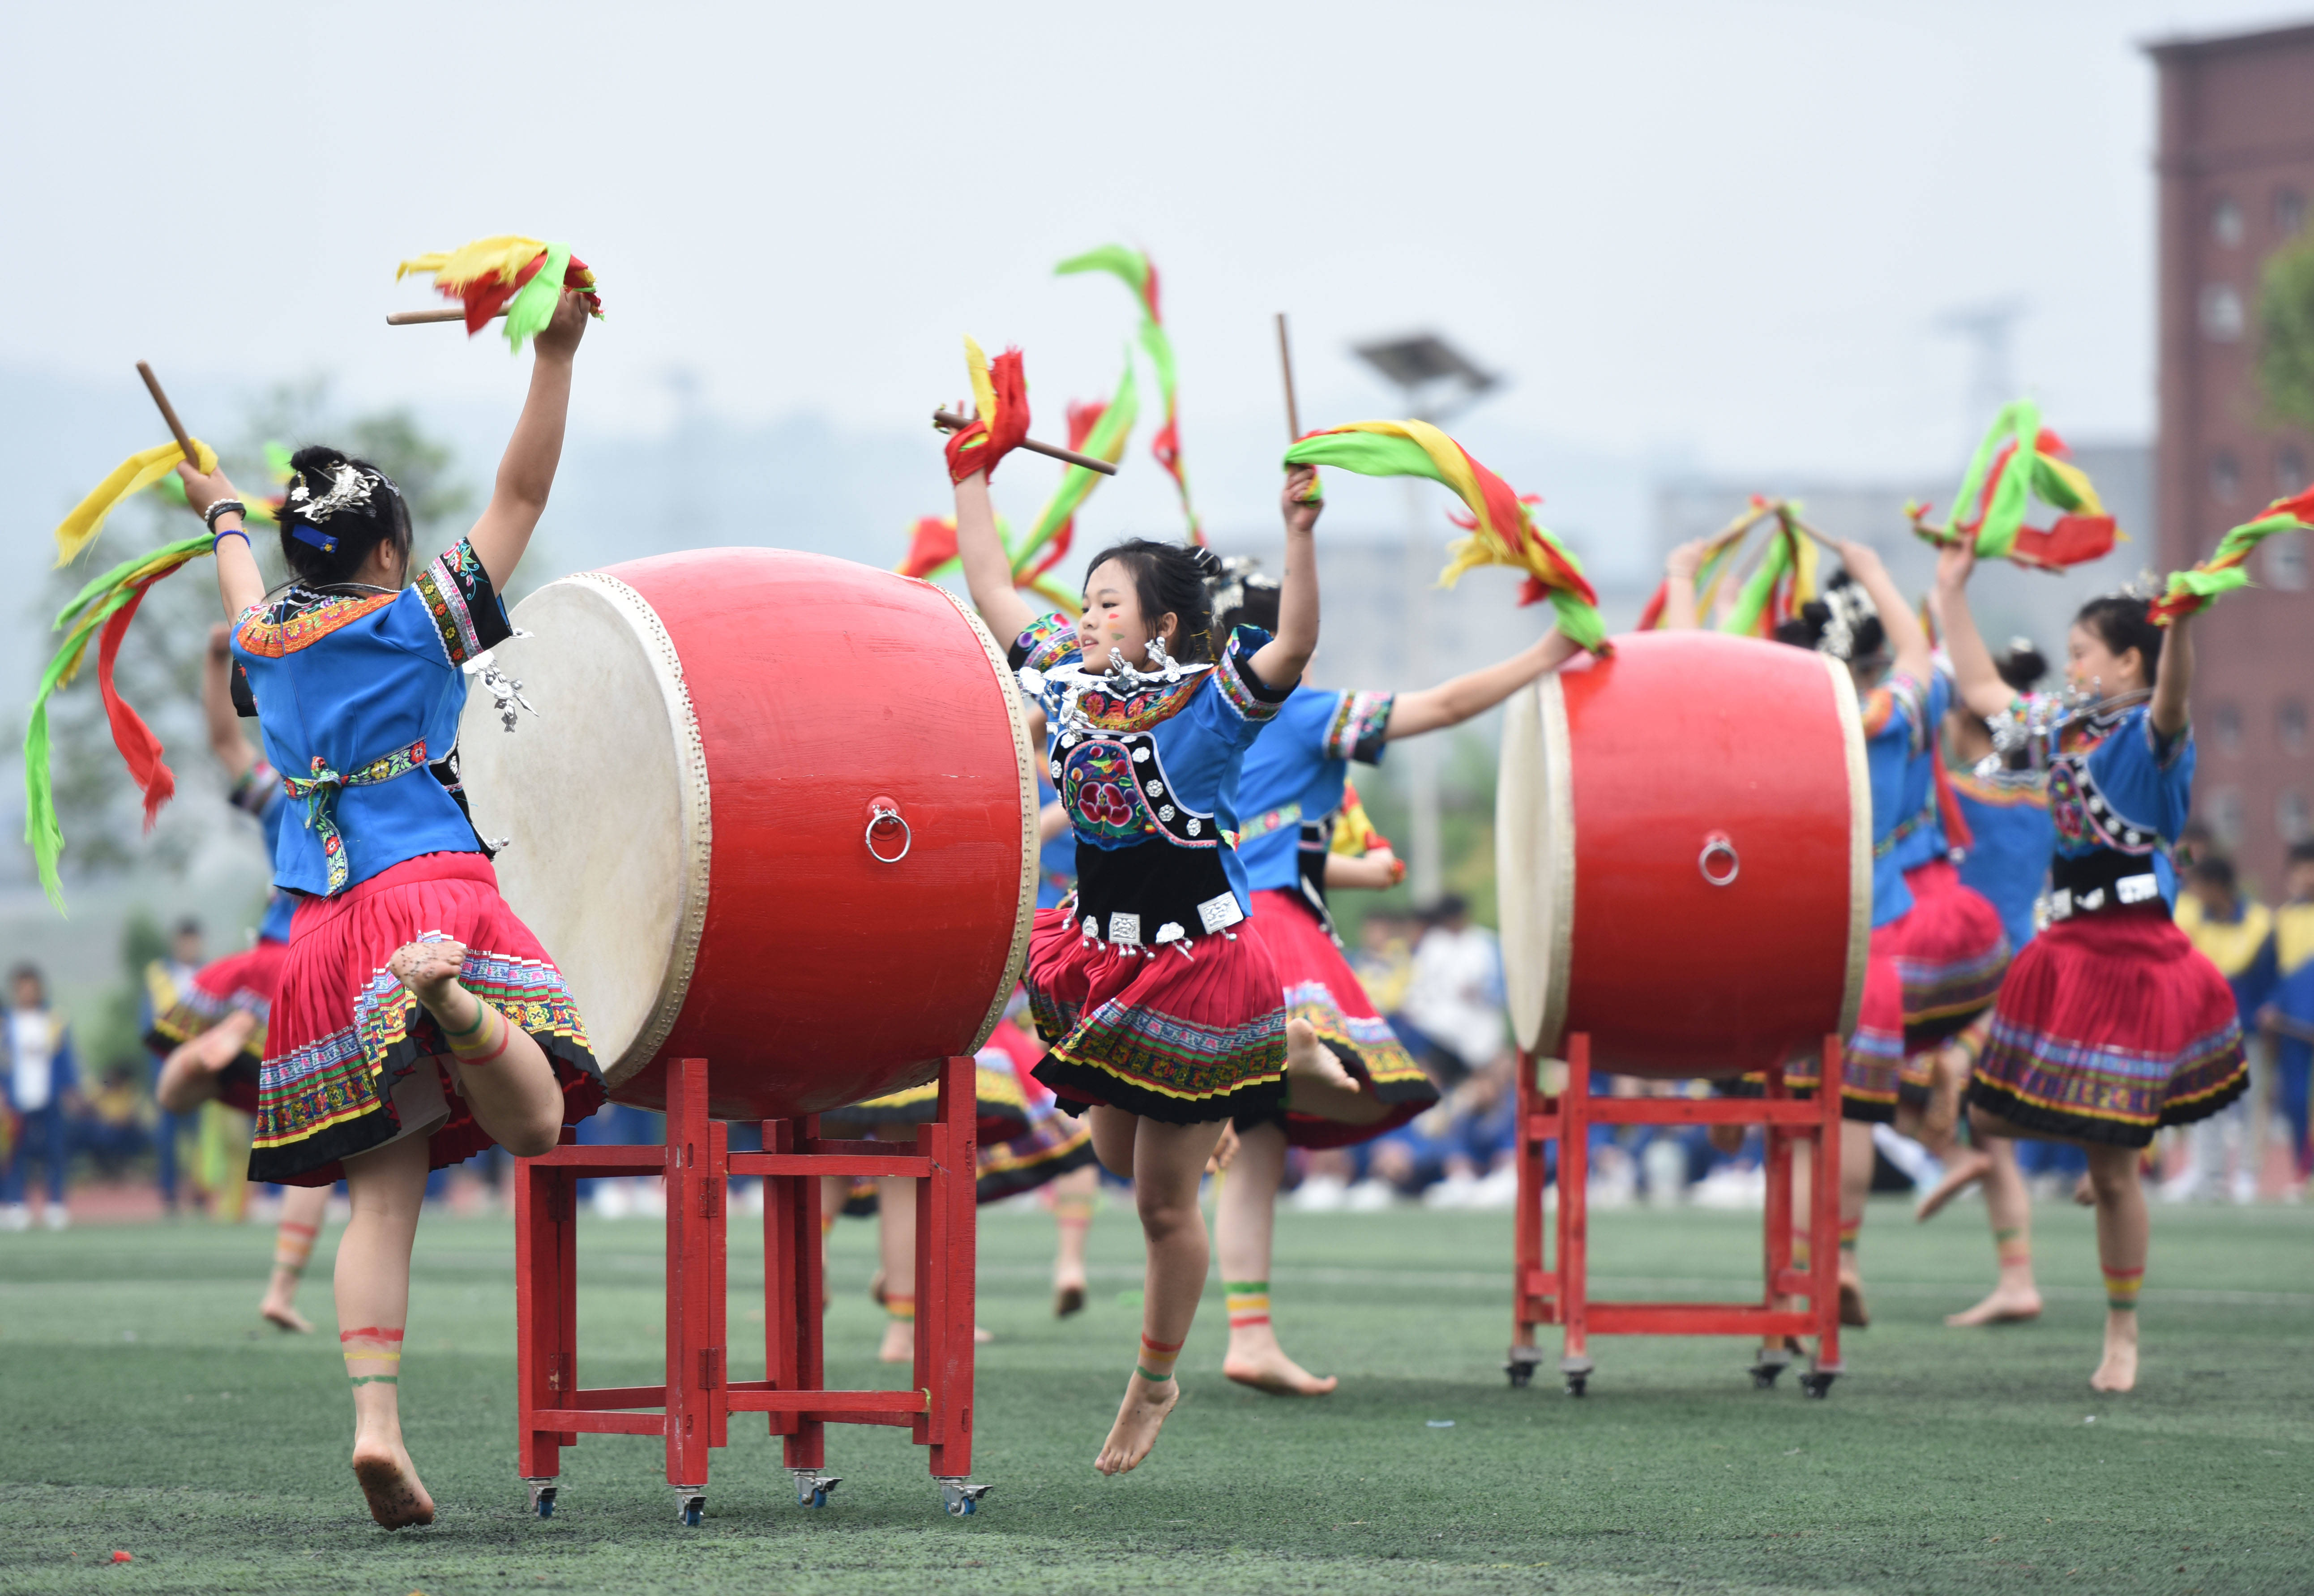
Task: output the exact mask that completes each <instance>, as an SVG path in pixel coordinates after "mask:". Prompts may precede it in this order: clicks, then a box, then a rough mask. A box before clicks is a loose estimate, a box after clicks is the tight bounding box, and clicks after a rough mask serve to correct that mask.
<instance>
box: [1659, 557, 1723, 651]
mask: <svg viewBox="0 0 2314 1596" xmlns="http://www.w3.org/2000/svg"><path fill="white" fill-rule="evenodd" d="M1710 542H1711V540H1710V539H1709V538H1692V539H1690V540H1689V541H1688V542H1684V543H1682V544H1680V545H1679V547H1677V548H1676V549H1674V550H1673V551H1671V552H1670V553H1669V554H1666V555H1665V556H1664V607H1663V619H1662V621H1661V622H1659V623H1658V624H1659V625H1660V627H1661V629H1662V630H1665V631H1697V630H1701V628H1702V626H1703V616H1702V614H1701V613H1700V611H1698V610H1697V609H1696V607H1695V574H1696V572H1698V571H1700V570H1701V569H1703V551H1704V550H1705V549H1706V548H1707V547H1708V546H1709V544H1710Z"/></svg>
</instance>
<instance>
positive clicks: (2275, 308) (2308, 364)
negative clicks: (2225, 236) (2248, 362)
mask: <svg viewBox="0 0 2314 1596" xmlns="http://www.w3.org/2000/svg"><path fill="white" fill-rule="evenodd" d="M2257 385H2258V390H2259V392H2261V393H2262V394H2263V395H2264V396H2265V407H2266V410H2268V411H2269V412H2270V413H2271V414H2272V416H2273V418H2274V419H2276V420H2279V421H2286V422H2288V423H2290V424H2291V425H2292V426H2295V427H2301V428H2306V429H2307V430H2309V431H2314V236H2301V237H2300V238H2297V239H2295V240H2293V241H2292V242H2289V243H2287V244H2284V245H2283V247H2282V248H2281V249H2279V250H2277V251H2274V254H2273V255H2272V256H2271V257H2269V258H2268V259H2267V260H2266V263H2265V271H2264V272H2263V273H2262V274H2261V277H2260V280H2259V284H2258V295H2257Z"/></svg>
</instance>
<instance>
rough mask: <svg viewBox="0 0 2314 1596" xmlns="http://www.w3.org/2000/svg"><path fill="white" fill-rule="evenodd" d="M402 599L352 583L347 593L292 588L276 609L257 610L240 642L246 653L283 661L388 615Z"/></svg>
mask: <svg viewBox="0 0 2314 1596" xmlns="http://www.w3.org/2000/svg"><path fill="white" fill-rule="evenodd" d="M399 596H401V595H400V591H399V590H398V589H395V588H388V587H370V586H363V585H362V584H359V583H349V584H347V585H345V586H342V587H337V586H332V587H309V586H305V584H304V583H302V582H298V583H292V584H291V585H290V586H288V587H287V588H285V589H283V590H282V592H281V594H280V595H279V596H278V597H277V598H275V599H274V600H273V601H272V602H271V603H269V604H261V605H252V606H251V608H250V609H249V610H248V611H246V612H244V613H243V616H242V622H241V626H240V630H239V633H238V640H239V641H240V643H241V646H242V648H243V649H245V650H247V651H248V652H249V653H251V654H253V655H256V656H258V657H260V658H263V659H279V658H280V657H283V656H284V655H287V654H295V653H296V651H297V650H298V649H300V648H311V647H312V646H313V645H314V644H315V643H317V642H319V641H321V640H322V639H323V638H325V637H328V636H329V635H330V634H331V632H333V631H336V630H339V629H340V628H341V627H344V626H349V625H351V624H352V623H353V622H357V621H358V620H360V619H361V618H362V617H363V616H365V615H367V614H370V613H373V612H375V611H377V610H381V609H384V607H385V606H386V605H388V604H392V603H393V601H394V600H395V599H396V598H398V597H399Z"/></svg>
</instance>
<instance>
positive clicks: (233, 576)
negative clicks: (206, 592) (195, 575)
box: [177, 463, 265, 624]
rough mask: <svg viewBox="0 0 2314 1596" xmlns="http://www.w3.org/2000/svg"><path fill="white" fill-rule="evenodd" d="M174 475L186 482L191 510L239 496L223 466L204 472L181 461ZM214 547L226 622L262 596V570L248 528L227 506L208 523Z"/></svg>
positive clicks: (201, 512) (198, 510)
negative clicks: (226, 475) (227, 478)
mask: <svg viewBox="0 0 2314 1596" xmlns="http://www.w3.org/2000/svg"><path fill="white" fill-rule="evenodd" d="M177 475H178V476H179V477H180V478H181V479H182V481H183V482H184V484H185V502H186V503H187V504H189V505H190V506H192V507H193V514H194V515H196V516H207V515H208V508H209V506H211V505H213V504H215V503H216V501H217V500H219V499H220V498H231V499H238V498H240V497H241V495H240V494H238V493H236V492H234V488H233V483H232V482H231V481H227V480H226V478H225V467H223V466H219V467H217V469H216V470H215V471H213V472H209V474H208V475H207V476H203V475H201V473H200V472H197V471H195V470H194V469H193V468H192V467H191V466H190V465H187V464H184V463H179V464H178V466H177ZM209 534H210V537H211V538H212V540H213V541H214V543H215V546H216V576H217V597H218V598H219V599H221V600H223V601H224V604H225V621H226V622H227V623H228V624H235V623H238V622H240V620H241V615H242V612H243V611H244V610H246V609H248V608H249V606H250V605H252V604H259V603H261V602H263V600H264V598H265V573H264V572H262V571H261V570H259V569H257V554H256V552H255V551H253V550H252V549H251V548H250V546H249V529H248V528H247V527H245V526H243V525H242V522H241V517H240V516H237V515H235V514H234V513H233V512H232V511H230V510H228V511H226V512H225V514H224V515H222V516H218V517H217V518H216V521H215V522H214V523H213V524H211V525H210V527H209Z"/></svg>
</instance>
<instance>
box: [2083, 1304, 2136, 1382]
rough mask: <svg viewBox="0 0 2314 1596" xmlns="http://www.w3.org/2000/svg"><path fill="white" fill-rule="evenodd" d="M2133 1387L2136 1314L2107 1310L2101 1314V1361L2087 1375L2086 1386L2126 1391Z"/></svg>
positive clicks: (2134, 1377)
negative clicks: (2102, 1325)
mask: <svg viewBox="0 0 2314 1596" xmlns="http://www.w3.org/2000/svg"><path fill="white" fill-rule="evenodd" d="M2136 1387H2137V1316H2136V1315H2135V1314H2133V1313H2108V1314H2106V1316H2105V1362H2101V1363H2099V1364H2098V1367H2097V1372H2096V1373H2095V1374H2092V1375H2090V1376H2089V1389H2091V1390H2096V1391H2128V1390H2134V1389H2136Z"/></svg>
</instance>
